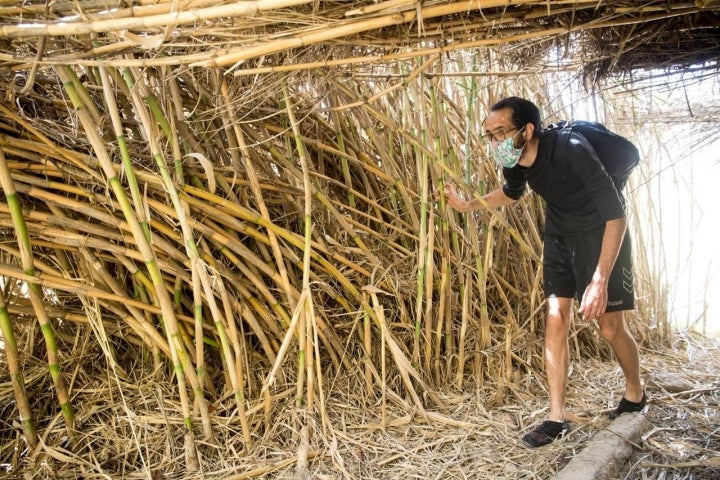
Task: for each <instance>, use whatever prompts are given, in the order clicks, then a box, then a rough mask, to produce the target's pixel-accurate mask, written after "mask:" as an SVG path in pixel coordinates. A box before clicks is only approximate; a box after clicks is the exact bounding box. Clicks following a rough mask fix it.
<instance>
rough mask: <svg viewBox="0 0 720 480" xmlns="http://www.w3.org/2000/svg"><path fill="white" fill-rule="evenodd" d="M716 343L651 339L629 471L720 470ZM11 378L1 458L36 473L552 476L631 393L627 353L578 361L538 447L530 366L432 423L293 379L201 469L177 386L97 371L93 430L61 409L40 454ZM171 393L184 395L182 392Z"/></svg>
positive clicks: (340, 388) (461, 398)
mask: <svg viewBox="0 0 720 480" xmlns="http://www.w3.org/2000/svg"><path fill="white" fill-rule="evenodd" d="M717 343H718V342H717V341H714V340H712V341H711V340H707V339H698V338H696V337H692V336H684V337H678V339H677V340H676V342H675V344H674V349H673V350H668V351H644V352H643V356H642V362H643V367H644V377H645V381H646V383H647V386H648V391H649V394H650V396H651V405H650V409H649V412H648V414H647V416H648V419H649V420H650V422H651V423H652V425H653V427H654V428H653V429H652V430H651V432H649V433H648V435H646V437H645V438H644V439H643V442H642V450H641V451H640V452H639V454H638V455H637V456H636V458H634V459H633V463H632V465H631V467H630V468H629V471H627V472H625V473H623V475H622V476H621V477H619V478H626V479H657V480H660V479H663V480H669V479H716V478H720V466H719V465H718V464H717V458H718V454H717V452H718V451H719V450H720V441H719V440H718V430H719V429H720V414H719V413H718V406H720V388H719V387H720V382H719V381H718V376H717V372H718V370H719V369H720V353H719V352H718V349H717ZM39 369H40V365H39V366H38V370H39ZM661 374H673V375H676V376H677V377H678V378H679V379H680V380H682V381H684V382H685V383H686V385H685V387H686V390H685V391H683V392H678V393H671V392H668V391H665V390H663V389H662V388H661V387H658V385H657V384H658V383H662V382H661V381H656V379H657V378H658V377H659V376H661ZM146 380H147V379H146ZM33 381H34V380H33V378H30V379H29V382H30V383H31V384H32V383H33ZM6 382H7V379H4V380H3V383H2V384H0V387H1V389H0V396H2V402H1V403H2V405H4V407H3V414H2V417H3V419H4V420H3V423H2V428H3V432H2V437H3V444H4V445H3V446H2V447H1V448H2V449H1V450H0V454H1V457H0V460H1V462H0V463H3V464H5V465H6V467H7V464H14V465H16V466H19V467H20V468H16V469H15V470H14V472H11V473H9V474H8V475H9V476H10V477H11V478H26V479H30V478H84V479H90V478H148V476H151V477H152V479H153V480H159V479H201V478H205V479H220V478H223V479H236V480H237V479H241V478H268V479H270V478H277V479H317V480H324V479H338V480H339V479H363V480H366V479H388V480H389V479H415V478H418V479H485V478H487V479H491V478H492V479H547V478H552V476H553V474H554V473H555V472H557V471H558V470H559V469H560V468H562V466H563V465H565V464H566V463H567V462H568V461H569V459H570V458H571V457H572V456H573V455H575V454H576V453H577V452H579V451H581V450H582V449H583V448H585V446H586V444H587V442H588V440H590V439H591V438H592V436H593V435H594V434H595V433H597V432H598V431H599V430H600V429H602V428H604V427H605V426H607V425H608V422H609V421H608V420H606V419H605V418H604V415H603V413H604V412H605V411H607V409H609V408H610V406H611V405H613V403H614V402H616V401H617V399H618V397H619V395H620V393H621V375H620V372H619V369H618V367H617V365H616V364H615V363H614V362H611V361H601V360H597V359H594V360H578V361H574V363H573V370H572V372H571V388H570V393H569V399H568V403H569V411H570V412H571V415H572V419H573V420H574V425H575V428H574V430H573V431H572V433H571V434H570V435H569V436H568V437H567V438H565V439H564V440H563V441H560V442H558V443H556V444H554V445H551V446H549V447H546V448H544V449H540V450H529V449H527V448H526V447H524V446H523V444H522V442H521V441H520V440H519V438H520V436H521V435H522V434H523V433H524V432H525V431H527V430H528V429H529V428H531V427H532V426H533V425H534V424H535V423H536V422H537V421H539V420H541V419H542V418H543V415H544V414H545V408H546V406H545V392H544V389H543V387H542V383H541V381H539V379H537V378H534V377H532V376H528V377H527V378H524V379H522V381H521V382H520V384H521V385H522V388H521V390H520V389H518V390H515V391H513V392H512V393H510V394H509V396H508V402H507V405H505V406H501V407H489V406H488V404H489V399H490V398H492V396H493V394H494V391H493V390H492V388H491V387H490V386H488V387H487V388H486V389H484V390H478V391H476V392H472V393H468V392H465V393H458V392H455V393H445V395H444V400H445V401H446V403H447V405H448V406H449V408H448V410H447V411H444V412H442V415H441V416H440V415H439V416H437V417H435V418H433V421H432V422H426V421H424V420H422V419H421V418H420V416H419V415H417V414H414V413H413V412H410V411H408V410H406V409H403V408H400V407H399V406H393V405H399V404H398V403H393V402H392V399H389V401H388V402H387V409H386V410H385V412H384V413H385V423H384V426H383V409H382V408H381V402H380V401H378V402H376V403H375V404H370V403H369V402H367V400H366V399H359V398H357V395H356V394H355V393H354V390H355V389H354V388H353V386H352V385H343V384H342V381H341V380H339V379H338V380H336V381H335V383H334V384H332V385H326V391H327V393H328V398H327V403H326V411H327V418H328V420H329V421H328V422H327V423H326V425H325V427H323V425H322V421H321V418H322V416H321V415H319V414H318V415H316V416H315V417H314V418H313V419H310V420H308V419H307V418H306V417H305V416H306V412H305V410H294V409H293V408H290V407H287V405H292V392H290V391H288V392H286V395H287V401H283V400H281V399H278V401H277V402H275V403H276V404H278V405H279V406H278V407H277V409H276V411H274V412H273V414H272V419H271V422H272V423H271V425H272V426H271V427H270V428H268V433H267V434H266V435H265V437H264V438H262V439H258V441H257V443H256V446H255V447H254V449H253V451H252V452H250V454H246V453H244V452H242V451H241V441H240V438H241V433H240V426H239V425H235V424H224V425H218V426H217V427H216V432H217V438H216V439H215V441H214V442H212V444H210V443H200V444H199V446H198V451H199V454H200V458H201V462H200V467H201V468H200V470H199V471H197V472H195V473H189V472H187V471H186V470H185V467H184V465H185V461H184V459H183V458H182V455H183V453H182V452H183V448H182V443H183V439H182V438H173V437H172V433H170V434H169V433H168V432H173V431H181V429H179V428H171V427H170V425H169V422H170V420H169V418H170V417H167V418H166V417H164V412H162V411H160V412H158V411H156V410H155V409H151V408H147V406H148V405H150V404H155V402H157V400H158V398H160V397H163V396H164V392H163V391H162V389H163V388H167V387H166V386H164V385H163V384H157V383H155V384H154V383H152V382H149V381H145V382H128V383H124V382H120V381H118V380H117V378H113V377H112V376H109V377H106V378H97V379H96V382H95V384H96V385H97V387H96V388H95V389H93V390H85V391H80V392H75V395H76V402H78V401H79V400H82V401H83V402H84V403H80V405H83V406H84V408H83V409H82V410H83V411H82V413H81V415H80V417H79V421H80V422H82V432H83V433H82V437H81V438H79V439H78V442H77V444H78V445H80V451H81V453H80V454H73V452H71V451H70V449H69V447H68V446H67V445H63V443H62V440H59V435H61V433H60V432H62V427H61V425H60V424H61V423H62V421H61V419H60V418H59V417H56V422H55V425H50V426H48V425H43V426H42V427H43V428H42V429H41V431H44V432H45V433H46V434H47V435H46V436H45V438H44V443H45V445H46V446H44V447H43V448H42V450H41V451H40V452H38V453H37V455H36V457H35V458H36V460H35V462H33V463H32V464H31V462H29V461H28V460H27V458H26V457H25V458H23V457H22V455H21V452H22V450H21V449H22V443H21V441H20V439H19V438H17V437H16V436H15V437H13V435H14V434H13V431H11V429H10V428H9V427H10V425H9V424H8V423H7V421H8V420H7V419H8V413H9V407H10V405H11V404H12V402H11V397H10V396H9V395H11V391H10V390H9V388H7V387H8V384H7V383H6ZM663 382H664V380H663ZM118 387H120V388H118ZM118 392H122V395H120V394H119V393H118ZM280 395H282V393H280ZM167 398H172V395H171V394H170V392H168V395H167ZM48 401H49V402H51V401H52V396H51V394H48ZM160 403H161V404H162V403H165V404H166V405H167V408H168V411H170V410H175V409H176V408H177V406H176V405H171V404H169V403H168V402H167V401H166V400H163V401H161V402H160ZM282 405H285V407H283V406H282ZM174 418H177V417H174ZM172 422H175V421H174V420H173V421H172ZM299 425H306V428H299V427H298V426H299ZM17 431H18V429H17V428H16V429H14V432H17ZM12 438H15V439H14V440H12ZM76 448H77V447H76ZM298 457H300V458H302V459H307V461H306V462H305V461H302V460H301V461H298ZM143 462H145V465H147V467H146V468H143V467H142V464H143ZM713 462H715V463H713Z"/></svg>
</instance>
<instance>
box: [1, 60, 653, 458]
mask: <svg viewBox="0 0 720 480" xmlns="http://www.w3.org/2000/svg"><path fill="white" fill-rule="evenodd" d="M437 59H438V57H433V58H430V59H422V60H418V61H417V62H416V63H414V64H406V65H404V66H402V68H401V69H400V70H398V71H396V72H393V73H400V74H402V75H405V78H406V80H404V81H403V83H402V85H401V86H402V88H397V86H398V85H397V84H392V83H390V84H387V83H383V82H380V81H378V82H376V83H374V84H373V85H374V86H371V85H370V84H367V83H359V82H354V81H353V80H352V79H343V80H338V79H333V78H324V77H320V76H318V77H317V78H316V79H315V81H314V82H313V85H314V88H315V90H314V91H312V92H310V93H308V92H306V91H303V89H302V88H301V87H302V85H303V82H302V81H301V79H299V78H295V77H292V76H291V77H287V78H286V79H285V82H287V84H286V86H285V87H284V89H283V86H282V85H281V84H280V83H272V82H267V83H263V82H259V83H248V82H245V81H243V80H241V79H237V78H236V79H229V78H221V77H220V76H218V75H213V74H206V75H203V77H202V78H194V77H192V76H190V75H189V74H188V73H187V72H184V73H183V72H178V73H177V74H172V75H170V74H166V73H165V72H164V71H163V70H154V69H145V70H142V71H140V70H134V69H115V68H109V67H101V68H100V67H99V68H90V69H80V70H82V73H83V74H84V75H83V76H82V78H83V80H82V81H81V80H80V76H79V75H78V74H79V73H80V71H76V70H73V69H71V68H67V67H59V68H58V69H57V74H58V76H59V77H60V79H61V80H62V84H63V87H64V91H56V92H55V94H56V95H57V98H58V99H70V100H71V101H72V103H73V105H74V107H75V110H74V111H72V112H71V113H70V114H68V113H67V111H66V110H64V109H63V108H59V107H58V108H57V109H56V110H52V111H51V112H50V114H49V118H52V119H53V120H54V122H55V123H54V125H55V126H56V127H57V128H54V129H46V130H47V131H46V132H41V131H40V130H38V129H33V128H24V129H19V128H18V129H6V131H5V134H4V135H3V136H2V137H0V148H2V149H3V151H4V152H5V154H6V157H7V160H6V164H7V172H8V173H9V176H7V175H6V176H5V178H4V183H3V189H4V191H5V193H6V202H7V201H8V200H7V199H8V198H11V192H12V191H13V190H12V189H13V188H15V190H16V191H17V192H18V193H17V195H18V197H19V198H21V199H22V200H23V201H27V202H29V203H31V205H28V206H27V207H25V208H24V209H23V210H19V209H18V208H17V207H12V208H11V206H10V205H8V204H7V203H6V204H4V205H0V226H1V227H2V228H3V231H4V232H15V231H18V232H22V231H23V230H22V229H20V228H19V227H18V226H19V225H20V223H19V220H22V222H24V224H25V225H26V231H27V235H21V236H20V238H19V239H18V240H16V241H20V242H23V243H22V244H23V245H28V247H27V252H28V254H30V253H32V255H34V256H35V257H36V258H43V259H56V258H58V255H59V254H60V253H59V252H62V257H63V258H65V259H66V260H65V261H63V262H61V261H60V260H59V259H58V260H53V261H43V262H40V263H38V264H37V265H36V268H37V270H38V271H39V272H40V275H38V280H36V281H37V282H39V283H40V285H42V287H43V288H44V289H49V290H51V291H56V292H62V293H63V295H62V296H58V297H57V298H58V299H59V298H62V300H61V301H60V300H58V301H56V302H54V303H53V302H50V301H49V300H47V299H46V303H48V302H49V303H51V305H48V307H51V308H48V310H50V311H52V312H53V314H52V315H50V314H48V322H50V319H53V320H54V321H58V320H60V319H62V320H64V321H70V322H73V323H74V324H75V328H77V329H85V328H87V325H86V324H85V323H83V322H75V321H74V319H77V318H82V317H83V316H84V315H85V313H84V312H85V310H84V309H85V305H86V304H87V301H88V300H92V302H94V303H95V304H96V305H97V306H98V307H97V308H98V309H99V312H101V313H102V315H98V316H97V318H101V319H102V320H101V321H102V322H103V325H104V326H106V327H107V328H106V331H108V332H114V335H115V337H114V338H113V342H114V343H115V344H118V345H123V346H124V347H125V348H131V349H134V348H137V345H142V346H143V347H144V348H147V349H148V350H149V351H150V352H151V353H152V359H153V362H154V365H155V366H156V367H157V366H161V365H163V363H165V362H168V366H167V368H166V370H165V375H164V376H162V377H161V379H162V381H165V382H174V383H175V389H174V391H175V392H176V393H177V396H178V399H179V403H178V408H179V411H178V412H175V414H176V415H178V416H180V417H181V418H182V419H183V424H184V434H185V438H186V458H187V461H188V463H189V465H191V466H192V464H193V462H195V461H196V457H195V453H194V445H193V443H194V440H193V435H194V433H195V431H196V427H195V422H196V421H198V422H199V423H200V424H201V425H202V433H203V436H204V437H206V438H211V437H212V424H213V422H214V421H218V420H216V419H214V417H213V416H212V415H211V414H210V412H209V407H208V404H210V403H212V404H213V405H215V407H214V408H215V409H216V410H217V405H218V404H221V405H224V407H223V409H222V412H224V413H223V415H226V416H227V417H229V418H237V419H238V420H239V422H240V425H241V429H242V437H243V442H244V444H245V446H246V448H249V447H250V446H251V445H252V437H253V436H254V435H259V434H261V432H262V431H263V429H267V428H268V425H269V424H270V421H271V420H270V415H272V411H273V409H275V408H278V407H279V405H278V404H277V403H276V402H277V401H273V399H272V398H273V394H274V393H276V392H278V391H282V390H284V389H286V388H287V387H289V386H294V388H295V392H296V399H295V403H296V406H298V407H300V408H303V409H306V412H308V413H309V414H313V413H314V412H317V411H320V412H323V411H324V410H323V409H324V408H325V406H326V405H325V402H326V399H327V398H328V394H329V392H328V389H330V388H332V387H331V385H332V382H327V381H326V380H327V379H336V378H349V377H353V376H357V377H358V382H357V383H356V385H359V386H358V387H357V388H359V389H360V390H361V391H362V392H359V393H361V395H360V397H361V398H365V399H366V401H368V402H371V403H372V402H374V399H376V398H379V399H381V401H382V402H383V405H385V402H387V401H392V402H395V403H398V404H401V405H403V406H406V407H408V408H414V409H415V410H416V411H418V412H420V413H421V414H424V413H425V411H426V409H428V408H430V409H435V408H439V407H442V405H443V402H442V400H441V399H440V398H439V397H438V395H437V394H436V393H435V391H436V389H438V388H440V387H443V388H447V387H448V386H450V385H453V386H454V388H458V389H467V388H476V389H477V390H478V391H480V392H490V393H488V401H490V402H493V403H495V404H501V403H503V402H504V401H505V395H506V394H507V393H508V392H511V391H512V389H513V388H514V387H515V386H517V385H518V382H519V380H520V378H521V376H522V375H523V373H525V372H533V373H534V374H537V375H540V373H539V372H540V371H541V368H540V365H541V349H540V345H541V342H540V341H539V333H540V331H541V329H542V318H543V304H542V298H541V290H540V281H539V278H540V277H539V274H538V266H539V265H538V264H539V259H538V253H537V252H540V244H541V239H540V233H539V230H538V226H537V225H538V221H539V219H540V218H541V217H542V212H541V210H542V209H541V204H540V202H539V201H538V200H537V198H535V197H533V196H528V197H527V198H526V199H525V200H523V201H522V202H521V203H520V204H518V205H517V206H515V207H512V208H508V209H504V210H499V211H483V212H478V213H473V214H457V213H456V212H453V211H450V210H448V209H447V208H446V207H445V205H444V200H443V198H442V197H441V198H439V201H438V202H436V201H435V199H434V191H435V190H436V189H439V188H441V187H442V186H443V184H444V183H445V182H448V181H453V182H456V183H457V184H458V185H460V187H461V188H462V189H464V190H465V192H466V193H467V194H468V195H475V196H478V197H479V196H480V195H481V194H482V193H483V192H485V191H486V190H488V189H492V188H495V187H496V186H497V185H498V182H499V178H498V172H497V170H496V169H495V168H494V166H493V165H492V164H491V163H488V162H485V161H484V160H485V157H484V146H483V145H482V144H481V142H480V138H479V135H480V133H481V132H482V120H483V119H484V117H485V113H486V112H485V108H486V105H488V104H489V103H491V102H492V101H494V100H496V99H498V98H500V97H502V96H504V95H505V91H506V86H505V85H504V84H502V83H495V84H492V85H489V86H486V88H480V87H479V86H478V85H477V84H476V83H475V82H476V80H475V79H473V78H469V79H461V80H459V81H458V82H457V83H455V80H449V79H448V78H447V77H443V76H441V75H433V76H425V75H420V73H422V72H433V71H434V72H435V73H442V72H441V71H440V70H438V69H439V68H440V65H441V64H440V63H438V62H437ZM473 61H477V59H475V60H473ZM44 87H46V88H47V89H52V88H53V84H52V83H48V84H47V85H44ZM253 89H255V90H253ZM513 89H514V90H513V93H515V94H519V95H526V96H529V97H530V98H533V95H536V94H535V93H533V92H535V90H534V88H533V86H532V85H531V84H528V85H527V86H526V85H523V84H522V83H521V82H518V83H517V84H515V85H513ZM268 90H269V91H271V92H274V93H275V94H274V95H273V96H268V95H267V94H266V93H267V91H268ZM248 92H250V94H248ZM253 92H254V93H255V94H254V95H253V94H252V93H253ZM277 92H283V94H282V95H278V94H277ZM261 93H262V94H261ZM379 93H383V94H382V95H379ZM368 98H370V99H372V101H368V100H367V99H368ZM318 99H320V100H318ZM58 104H59V105H61V104H62V102H58ZM318 104H321V105H323V108H318ZM348 105H356V106H354V107H352V108H348ZM3 116H4V117H5V120H6V122H7V123H8V124H9V125H20V124H21V119H19V118H14V117H13V116H11V115H8V112H7V111H6V110H3ZM36 120H37V119H32V118H29V119H25V120H24V121H26V123H30V124H37V122H35V121H36ZM76 121H77V122H79V125H80V133H79V135H78V140H77V141H76V142H75V143H69V142H70V141H69V140H68V139H72V138H75V137H73V136H70V135H68V132H66V131H64V130H63V129H64V128H67V127H65V125H72V124H74V123H75V122H76ZM36 151H42V152H43V154H42V156H38V155H37V154H36V153H35V152H36ZM106 187H109V188H106ZM68 225H70V228H68ZM6 235H7V233H6ZM0 248H2V249H3V250H4V251H5V253H6V254H10V255H14V256H16V257H17V261H16V264H15V265H2V266H0V275H2V276H3V277H4V278H5V279H7V280H6V281H10V279H16V281H18V282H19V281H26V280H27V278H28V277H27V275H28V274H27V273H26V272H23V269H25V270H27V268H28V267H29V266H30V265H31V264H32V263H31V261H32V258H31V257H30V256H28V255H20V254H18V253H17V250H16V249H11V248H9V247H8V246H7V245H0ZM58 265H69V266H70V267H72V266H77V267H82V268H77V269H73V268H59V267H58ZM18 266H21V267H22V269H21V268H19V267H18ZM73 270H78V271H83V272H85V273H86V276H85V277H83V276H80V277H78V276H76V275H72V274H71V271H73ZM13 292H14V295H15V296H12V295H11V296H10V297H9V298H8V299H7V310H8V312H9V314H10V315H13V316H16V317H18V318H29V317H28V314H29V312H28V311H27V310H26V309H24V308H23V307H22V303H23V302H22V301H21V298H20V295H19V294H18V293H17V292H18V290H13ZM73 296H76V297H78V298H79V299H82V301H77V300H74V299H73ZM33 305H34V306H35V307H36V309H37V308H38V307H39V304H38V305H35V304H33ZM34 314H35V315H36V316H37V318H39V319H40V318H42V317H41V316H40V314H38V311H37V310H36V311H34ZM28 321H29V320H28ZM3 325H4V328H5V329H7V327H8V326H7V322H5V323H3ZM17 325H18V327H15V328H20V327H19V325H20V323H17ZM46 330H47V329H44V330H43V332H45V331H46ZM4 337H6V338H10V335H9V331H8V334H7V335H6V334H5V333H4ZM651 337H652V332H650V333H648V335H646V336H645V338H646V339H647V340H648V341H651ZM98 341H100V340H99V339H98ZM573 341H574V346H575V352H576V353H577V354H579V353H580V351H581V350H583V349H589V350H591V351H594V350H597V346H596V342H597V339H596V338H595V337H587V336H586V337H583V339H581V340H578V337H577V336H576V335H575V334H573ZM48 345H49V346H48V351H50V350H51V348H54V347H52V344H51V343H50V342H49V343H48ZM63 346H64V347H66V348H67V345H64V344H62V343H61V344H60V348H63ZM71 353H72V352H68V354H70V355H68V356H67V358H73V356H72V355H71ZM291 353H294V354H295V355H296V356H297V362H296V363H295V364H294V366H292V367H291V362H290V360H289V358H290V357H289V354H291ZM110 354H111V353H110ZM113 361H115V362H118V363H119V364H122V363H123V362H129V361H130V360H129V359H127V358H116V359H113ZM68 362H71V360H68ZM358 363H359V364H360V365H361V366H362V368H361V369H358V368H356V365H357V364H358ZM60 367H62V365H60ZM67 368H70V369H71V368H72V365H71V364H70V365H67ZM293 372H294V373H293ZM53 378H55V377H53ZM58 378H63V377H62V376H59V377H58ZM61 386H62V385H60V387H61ZM77 387H78V386H75V388H77ZM57 390H58V402H59V404H60V405H62V406H63V411H66V410H67V409H66V408H65V407H66V405H67V404H66V401H65V397H63V396H61V394H60V392H61V391H62V390H61V388H57ZM18 395H20V397H22V393H19V394H18ZM231 397H232V401H231V402H229V404H228V405H225V402H227V401H228V399H229V398H231ZM18 400H19V401H20V399H18ZM28 400H29V401H30V405H31V406H32V398H29V399H28ZM278 401H280V400H278ZM67 411H69V410H67ZM250 411H252V412H253V413H252V414H248V413H247V412H250ZM383 412H385V409H383ZM22 415H23V419H25V418H26V413H23V414H22ZM216 415H217V414H216ZM28 418H29V417H28ZM226 420H228V418H226V419H224V420H222V421H226ZM323 421H324V422H326V419H325V417H324V416H323Z"/></svg>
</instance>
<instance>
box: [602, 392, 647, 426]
mask: <svg viewBox="0 0 720 480" xmlns="http://www.w3.org/2000/svg"><path fill="white" fill-rule="evenodd" d="M645 405H647V395H645V392H643V396H642V399H641V400H640V401H639V402H631V401H630V400H628V399H626V398H625V397H622V398H621V399H620V403H618V406H617V408H616V409H615V410H613V411H611V412H610V413H608V418H609V419H610V420H615V419H616V418H617V417H619V416H620V415H622V414H623V413H634V412H641V411H642V410H643V409H644V408H645Z"/></svg>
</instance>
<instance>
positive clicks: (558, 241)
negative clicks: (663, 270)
mask: <svg viewBox="0 0 720 480" xmlns="http://www.w3.org/2000/svg"><path fill="white" fill-rule="evenodd" d="M604 231H605V227H602V228H600V229H598V230H595V231H592V232H589V233H586V234H581V235H577V236H568V237H555V236H550V235H546V236H545V240H544V247H543V288H544V290H545V298H552V297H560V298H576V299H578V300H581V299H582V296H583V294H584V293H585V288H586V287H587V286H588V284H589V283H590V280H592V276H593V274H594V273H595V269H596V268H597V262H598V258H599V257H600V247H601V245H602V237H603V232H604ZM633 308H635V290H634V287H633V274H632V245H631V243H630V235H629V233H628V232H627V231H626V232H625V238H624V239H623V243H622V247H621V248H620V252H619V253H618V258H617V260H616V261H615V267H614V268H613V271H612V273H611V274H610V281H609V283H608V304H607V308H606V309H605V311H606V312H617V311H620V310H632V309H633Z"/></svg>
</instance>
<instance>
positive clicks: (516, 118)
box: [490, 97, 542, 136]
mask: <svg viewBox="0 0 720 480" xmlns="http://www.w3.org/2000/svg"><path fill="white" fill-rule="evenodd" d="M505 108H509V109H510V110H512V117H511V118H512V123H513V126H515V127H517V128H522V127H523V126H524V125H527V124H528V123H532V124H533V126H534V127H535V132H534V133H533V136H538V135H539V134H540V130H541V129H542V122H541V121H540V109H538V107H537V105H535V104H534V103H533V102H531V101H530V100H526V99H524V98H520V97H507V98H503V99H502V100H500V101H499V102H497V103H495V105H493V106H492V107H490V111H492V112H496V111H498V110H503V109H505Z"/></svg>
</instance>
